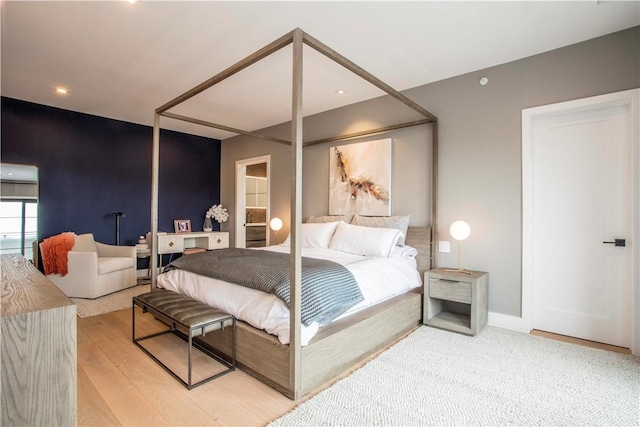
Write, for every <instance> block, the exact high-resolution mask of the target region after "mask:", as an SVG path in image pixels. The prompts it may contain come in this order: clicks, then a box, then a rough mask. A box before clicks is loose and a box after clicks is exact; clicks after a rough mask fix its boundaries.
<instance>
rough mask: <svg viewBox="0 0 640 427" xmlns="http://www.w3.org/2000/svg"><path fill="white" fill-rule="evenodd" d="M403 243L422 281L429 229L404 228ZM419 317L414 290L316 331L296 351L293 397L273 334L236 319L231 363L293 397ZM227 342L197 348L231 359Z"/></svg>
mask: <svg viewBox="0 0 640 427" xmlns="http://www.w3.org/2000/svg"><path fill="white" fill-rule="evenodd" d="M406 242H407V244H408V245H410V246H413V247H414V248H416V250H417V251H418V255H417V256H416V263H417V268H418V271H419V272H420V275H421V277H424V272H425V271H426V270H429V269H430V268H431V262H432V259H431V253H432V251H431V249H432V244H433V242H432V236H431V227H409V230H408V232H407V239H406ZM421 319H422V288H417V289H414V290H413V291H411V292H408V293H406V294H403V295H399V296H397V297H395V298H391V299H389V300H388V301H385V302H383V303H381V304H377V305H375V306H373V307H370V308H368V309H365V310H362V311H360V312H358V313H355V314H353V315H351V316H349V317H346V318H344V319H340V320H337V321H335V322H333V323H331V324H330V325H329V326H327V327H325V328H322V329H320V331H318V333H317V334H316V336H315V337H313V339H312V340H311V342H310V343H309V345H307V346H306V347H302V354H301V358H302V361H301V363H302V369H301V375H302V378H301V388H300V390H299V391H298V395H297V396H296V394H295V391H294V390H292V389H291V385H290V384H291V381H290V378H289V375H290V371H291V370H290V363H289V361H290V359H289V357H290V354H291V352H290V349H289V346H288V345H285V344H282V343H280V341H278V338H277V337H275V336H274V335H270V334H267V333H266V332H264V331H263V330H260V329H256V328H254V327H252V326H250V325H249V324H247V323H245V322H241V321H238V323H237V331H236V340H237V341H236V343H237V344H236V345H237V347H236V361H237V364H238V366H239V367H240V368H241V369H242V370H243V371H245V372H247V373H249V374H251V375H252V376H254V377H256V378H257V379H259V380H260V381H262V382H263V383H265V384H267V385H269V386H270V387H272V388H274V389H275V390H277V391H279V392H280V393H282V394H284V395H285V396H287V397H288V398H290V399H296V398H299V397H302V396H304V395H305V394H307V393H309V392H310V391H313V390H314V389H316V388H317V387H319V386H321V385H323V384H325V383H326V382H327V381H330V380H331V379H333V378H335V377H336V376H338V375H339V374H341V373H342V372H344V371H346V370H347V369H349V368H350V367H352V366H354V365H355V364H357V363H358V362H359V361H361V360H363V359H365V358H367V357H368V356H370V355H371V354H373V353H375V352H376V351H378V350H380V349H382V348H384V347H385V346H387V345H389V344H390V343H392V342H393V341H395V340H396V339H397V338H399V337H400V336H402V335H404V334H405V333H407V332H409V331H410V330H411V329H413V328H415V327H416V326H417V325H418V324H420V321H421ZM217 333H224V334H227V335H228V334H230V333H231V332H230V331H229V330H225V331H218V332H217ZM229 343H231V336H230V335H229V336H226V337H225V339H215V340H214V339H213V338H212V339H211V340H207V338H206V337H204V339H202V344H203V345H205V346H206V347H208V348H210V349H211V350H212V351H214V352H216V353H218V354H220V355H222V356H223V357H230V355H231V347H230V346H229Z"/></svg>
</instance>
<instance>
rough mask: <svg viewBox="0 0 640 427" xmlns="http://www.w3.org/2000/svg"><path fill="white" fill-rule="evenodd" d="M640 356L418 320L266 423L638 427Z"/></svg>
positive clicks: (276, 425)
mask: <svg viewBox="0 0 640 427" xmlns="http://www.w3.org/2000/svg"><path fill="white" fill-rule="evenodd" d="M639 423H640V358H639V357H636V356H631V355H626V354H620V353H613V352H609V351H606V350H599V349H594V348H589V347H582V346H579V345H576V344H569V343H564V342H559V341H553V340H550V339H547V338H542V337H537V336H532V335H528V334H522V333H518V332H513V331H507V330H504V329H498V328H495V327H490V326H487V327H485V329H484V330H482V332H481V333H480V334H479V335H478V336H476V337H468V336H465V335H460V334H456V333H452V332H447V331H442V330H439V329H434V328H429V327H426V326H423V327H420V328H419V329H418V330H417V331H415V332H414V333H412V334H411V335H409V336H408V337H407V338H405V339H404V340H402V341H400V342H399V343H397V344H396V345H395V346H393V347H391V348H390V349H389V350H387V351H385V352H384V353H382V354H380V355H379V356H378V357H376V358H375V359H373V360H372V361H370V362H369V363H367V364H365V365H364V366H363V367H362V368H360V369H359V370H357V371H355V372H354V373H352V374H351V375H349V376H347V377H346V378H344V379H342V380H340V381H338V382H336V383H335V384H334V385H332V386H331V387H329V388H328V389H326V390H324V391H322V392H320V393H319V394H317V395H316V396H314V397H312V398H311V399H309V400H307V401H306V402H304V403H302V404H300V405H299V406H298V407H297V408H295V409H294V410H293V411H291V412H290V413H288V414H286V415H285V416H283V417H281V418H279V419H278V420H276V421H274V422H272V423H271V424H269V427H288V426H291V427H298V426H343V427H344V426H367V427H370V426H428V425H435V426H501V425H505V426H514V425H516V426H637V425H639Z"/></svg>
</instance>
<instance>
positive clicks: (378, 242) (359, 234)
mask: <svg viewBox="0 0 640 427" xmlns="http://www.w3.org/2000/svg"><path fill="white" fill-rule="evenodd" d="M401 235H402V232H401V231H400V230H396V229H393V228H372V227H361V226H359V225H351V224H347V223H346V222H341V223H339V224H338V227H337V228H336V232H335V233H334V234H333V237H332V238H331V242H330V243H329V249H334V250H336V251H342V252H348V253H351V254H356V255H363V256H368V257H385V258H387V257H389V255H391V250H392V249H393V247H394V246H395V245H396V244H397V243H398V239H399V238H400V236H401Z"/></svg>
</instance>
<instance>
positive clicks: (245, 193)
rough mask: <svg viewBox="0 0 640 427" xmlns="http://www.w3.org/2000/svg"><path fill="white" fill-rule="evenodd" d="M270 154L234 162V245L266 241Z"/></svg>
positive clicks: (264, 243)
mask: <svg viewBox="0 0 640 427" xmlns="http://www.w3.org/2000/svg"><path fill="white" fill-rule="evenodd" d="M270 160H271V157H270V156H261V157H254V158H251V159H245V160H238V161H237V162H236V242H235V246H236V247H237V248H252V247H261V246H268V245H269V233H268V232H267V226H268V223H269V200H270V197H269V189H270V185H269V164H270Z"/></svg>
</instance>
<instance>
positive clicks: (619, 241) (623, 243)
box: [602, 239, 627, 246]
mask: <svg viewBox="0 0 640 427" xmlns="http://www.w3.org/2000/svg"><path fill="white" fill-rule="evenodd" d="M602 243H608V244H611V245H615V246H627V241H626V240H625V239H614V241H613V242H602Z"/></svg>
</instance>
